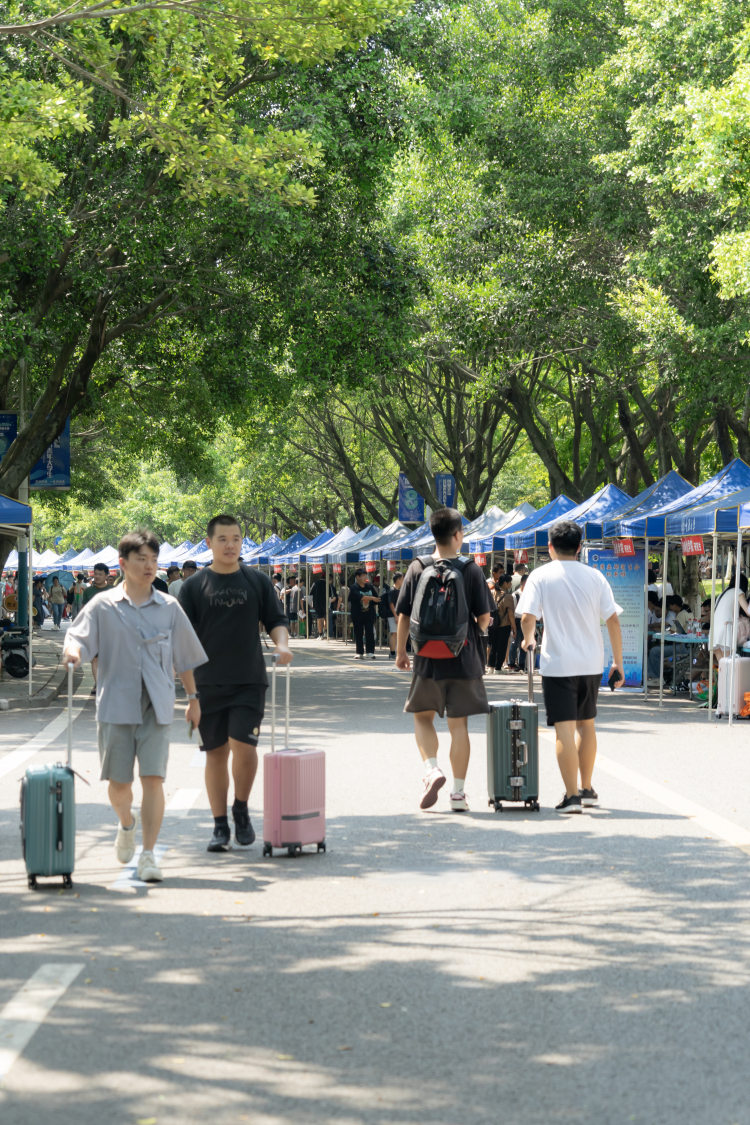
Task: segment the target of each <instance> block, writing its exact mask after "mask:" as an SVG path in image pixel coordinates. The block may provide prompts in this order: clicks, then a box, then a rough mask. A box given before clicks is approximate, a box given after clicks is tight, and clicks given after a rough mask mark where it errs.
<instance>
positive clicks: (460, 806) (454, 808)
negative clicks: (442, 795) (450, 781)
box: [450, 793, 469, 812]
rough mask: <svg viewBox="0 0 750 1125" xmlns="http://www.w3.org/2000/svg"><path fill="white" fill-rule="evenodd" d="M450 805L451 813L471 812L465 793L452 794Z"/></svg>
mask: <svg viewBox="0 0 750 1125" xmlns="http://www.w3.org/2000/svg"><path fill="white" fill-rule="evenodd" d="M450 804H451V812H468V811H469V802H468V801H467V800H466V794H465V793H451V798H450Z"/></svg>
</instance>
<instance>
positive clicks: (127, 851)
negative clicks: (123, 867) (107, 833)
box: [115, 812, 138, 863]
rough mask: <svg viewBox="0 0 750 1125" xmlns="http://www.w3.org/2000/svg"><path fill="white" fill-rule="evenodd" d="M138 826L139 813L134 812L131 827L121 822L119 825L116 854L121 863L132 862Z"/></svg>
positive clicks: (116, 837)
mask: <svg viewBox="0 0 750 1125" xmlns="http://www.w3.org/2000/svg"><path fill="white" fill-rule="evenodd" d="M137 827H138V813H137V812H134V813H133V823H132V824H131V826H130V828H123V826H122V825H121V824H118V826H117V835H116V836H115V855H116V856H117V858H118V860H119V861H120V863H130V861H131V859H132V858H133V856H134V855H135V830H136V828H137Z"/></svg>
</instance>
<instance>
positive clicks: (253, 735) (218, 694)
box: [198, 684, 266, 750]
mask: <svg viewBox="0 0 750 1125" xmlns="http://www.w3.org/2000/svg"><path fill="white" fill-rule="evenodd" d="M199 699H200V705H201V721H200V723H199V724H198V730H199V732H200V736H201V750H216V749H217V748H218V747H219V746H224V744H225V743H226V742H227V741H228V740H229V739H230V738H233V739H236V741H237V742H246V743H248V744H249V745H250V746H257V745H258V736H259V735H260V724H261V723H262V722H263V715H264V714H265V709H266V687H265V685H264V684H225V685H221V686H219V685H213V684H212V685H209V686H208V687H202V688H200V690H199Z"/></svg>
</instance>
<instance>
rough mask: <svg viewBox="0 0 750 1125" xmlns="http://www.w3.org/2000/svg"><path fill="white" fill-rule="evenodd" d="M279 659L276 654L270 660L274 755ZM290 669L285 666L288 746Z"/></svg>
mask: <svg viewBox="0 0 750 1125" xmlns="http://www.w3.org/2000/svg"><path fill="white" fill-rule="evenodd" d="M278 662H279V658H278V656H277V655H276V653H274V654H273V657H272V659H271V753H272V754H275V753H276V669H277V665H278ZM291 684H292V681H291V669H290V667H289V665H288V664H287V666H286V692H285V695H286V700H285V708H284V743H285V745H286V746H288V745H289V703H290V697H291Z"/></svg>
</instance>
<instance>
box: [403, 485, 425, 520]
mask: <svg viewBox="0 0 750 1125" xmlns="http://www.w3.org/2000/svg"><path fill="white" fill-rule="evenodd" d="M398 518H399V519H400V520H401V522H402V523H423V522H424V498H423V497H422V496H420V495H419V493H418V492H417V490H416V488H412V486H411V485H410V484H409V479H408V477H407V475H406V473H399V474H398Z"/></svg>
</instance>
